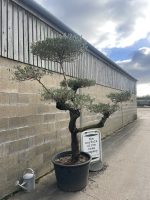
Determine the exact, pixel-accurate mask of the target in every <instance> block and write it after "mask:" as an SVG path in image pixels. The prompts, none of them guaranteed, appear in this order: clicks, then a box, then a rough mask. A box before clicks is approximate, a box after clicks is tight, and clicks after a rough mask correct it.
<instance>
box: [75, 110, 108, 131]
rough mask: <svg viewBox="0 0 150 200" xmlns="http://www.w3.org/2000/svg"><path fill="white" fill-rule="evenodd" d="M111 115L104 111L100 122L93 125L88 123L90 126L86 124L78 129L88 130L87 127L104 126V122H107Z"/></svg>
mask: <svg viewBox="0 0 150 200" xmlns="http://www.w3.org/2000/svg"><path fill="white" fill-rule="evenodd" d="M109 116H110V113H109V112H107V113H104V115H103V117H102V118H101V120H100V122H98V123H96V124H91V125H88V126H85V127H82V128H78V129H77V133H79V132H83V131H86V130H87V129H92V128H102V127H104V124H105V122H106V120H107V119H108V118H109Z"/></svg>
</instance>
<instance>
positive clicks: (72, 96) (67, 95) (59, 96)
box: [42, 87, 94, 110]
mask: <svg viewBox="0 0 150 200" xmlns="http://www.w3.org/2000/svg"><path fill="white" fill-rule="evenodd" d="M42 97H43V99H44V100H54V101H55V102H57V103H58V102H59V103H65V104H67V105H68V106H69V107H70V108H72V109H75V110H77V109H79V110H80V109H82V108H87V109H88V108H89V106H90V105H91V104H92V102H93V101H94V99H91V97H90V96H89V95H84V94H83V95H80V94H76V93H75V92H74V91H73V90H71V89H67V88H65V87H64V88H59V89H49V90H48V91H46V90H44V92H43V93H42Z"/></svg>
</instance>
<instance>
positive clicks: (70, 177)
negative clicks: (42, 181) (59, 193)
mask: <svg viewBox="0 0 150 200" xmlns="http://www.w3.org/2000/svg"><path fill="white" fill-rule="evenodd" d="M70 153H71V152H70V151H66V152H62V153H59V154H57V155H55V156H53V158H52V162H53V164H54V169H55V175H56V179H57V186H58V187H59V188H60V189H61V190H63V191H66V192H75V191H79V190H82V189H83V188H85V187H86V185H87V183H88V176H89V165H90V161H91V156H90V155H89V154H88V153H84V152H81V154H82V155H85V156H86V157H87V158H88V160H87V161H86V162H84V163H80V164H75V165H63V164H61V163H57V162H56V161H55V160H57V159H59V158H61V157H63V156H65V155H68V154H70Z"/></svg>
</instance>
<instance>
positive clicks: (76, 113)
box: [69, 110, 80, 162]
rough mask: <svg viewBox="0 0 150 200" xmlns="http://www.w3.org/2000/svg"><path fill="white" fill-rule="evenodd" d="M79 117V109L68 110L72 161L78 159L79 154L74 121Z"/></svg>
mask: <svg viewBox="0 0 150 200" xmlns="http://www.w3.org/2000/svg"><path fill="white" fill-rule="evenodd" d="M79 117H80V112H79V110H70V122H69V131H70V133H71V151H72V162H76V161H78V159H79V155H80V150H79V141H78V136H77V128H76V121H77V119H78V118H79Z"/></svg>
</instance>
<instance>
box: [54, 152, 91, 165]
mask: <svg viewBox="0 0 150 200" xmlns="http://www.w3.org/2000/svg"><path fill="white" fill-rule="evenodd" d="M88 159H89V158H88V157H87V156H85V155H80V156H79V160H78V161H76V162H74V161H72V156H71V154H70V155H66V156H63V157H61V158H59V159H56V160H55V161H56V162H57V163H60V164H64V165H76V164H80V163H84V162H86V161H87V160H88Z"/></svg>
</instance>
